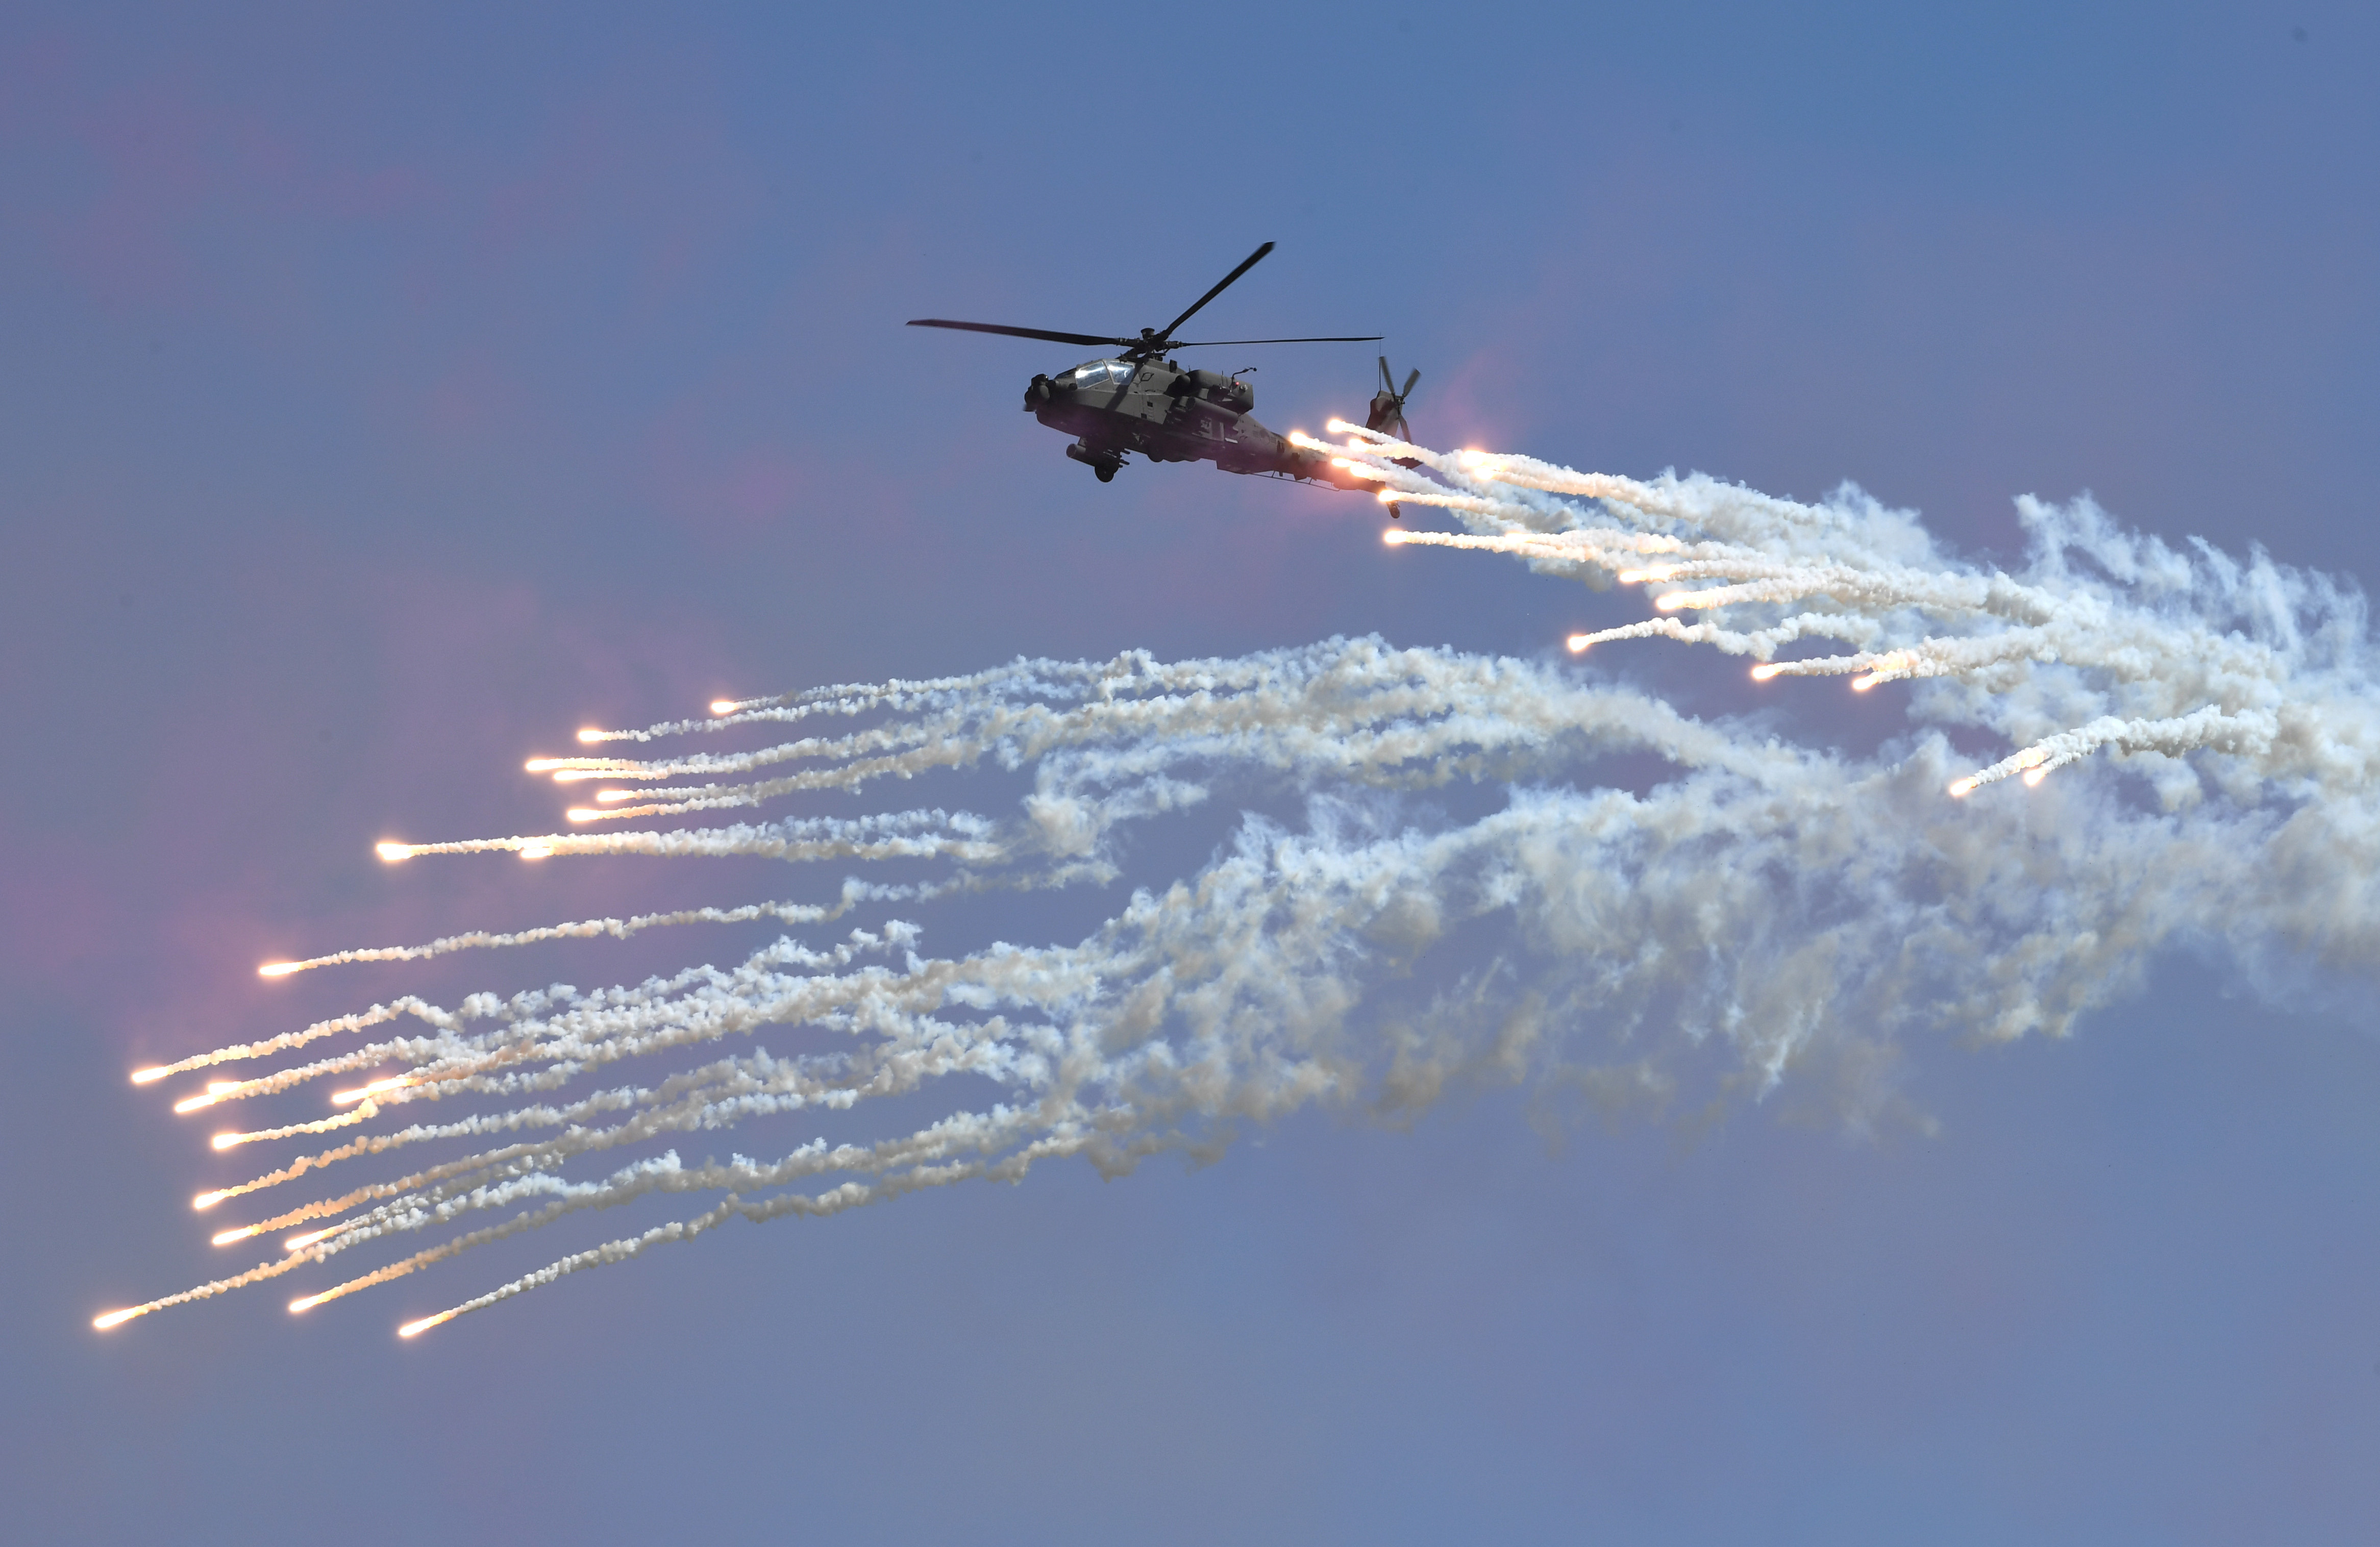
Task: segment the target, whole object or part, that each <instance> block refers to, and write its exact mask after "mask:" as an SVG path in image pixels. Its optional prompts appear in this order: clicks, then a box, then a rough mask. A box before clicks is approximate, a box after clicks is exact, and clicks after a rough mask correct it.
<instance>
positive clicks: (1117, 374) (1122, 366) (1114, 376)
mask: <svg viewBox="0 0 2380 1547" xmlns="http://www.w3.org/2000/svg"><path fill="white" fill-rule="evenodd" d="M1071 374H1072V375H1073V378H1074V380H1073V381H1069V382H1068V383H1067V385H1069V386H1072V387H1108V386H1117V387H1120V386H1122V385H1123V384H1124V382H1126V381H1130V380H1131V379H1132V367H1131V365H1130V364H1129V363H1127V362H1125V361H1123V360H1093V361H1092V362H1091V363H1090V364H1088V365H1085V366H1076V367H1075V369H1074V370H1073V372H1072V373H1071Z"/></svg>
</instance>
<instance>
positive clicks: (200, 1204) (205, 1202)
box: [190, 1192, 231, 1209]
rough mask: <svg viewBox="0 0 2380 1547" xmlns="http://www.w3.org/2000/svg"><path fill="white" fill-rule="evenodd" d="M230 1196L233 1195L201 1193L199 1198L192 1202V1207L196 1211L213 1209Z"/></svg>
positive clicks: (226, 1193)
mask: <svg viewBox="0 0 2380 1547" xmlns="http://www.w3.org/2000/svg"><path fill="white" fill-rule="evenodd" d="M230 1196H231V1194H230V1193H228V1192H201V1193H200V1194H199V1195H198V1196H197V1197H195V1198H193V1199H191V1200H190V1207H192V1208H194V1209H211V1208H213V1207H214V1206H215V1205H216V1204H217V1203H222V1202H223V1201H224V1200H225V1199H226V1198H228V1197H230Z"/></svg>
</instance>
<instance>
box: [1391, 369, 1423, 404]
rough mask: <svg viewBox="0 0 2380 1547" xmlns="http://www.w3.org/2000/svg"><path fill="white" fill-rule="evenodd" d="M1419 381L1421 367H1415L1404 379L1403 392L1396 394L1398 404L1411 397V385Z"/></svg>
mask: <svg viewBox="0 0 2380 1547" xmlns="http://www.w3.org/2000/svg"><path fill="white" fill-rule="evenodd" d="M1420 380H1421V367H1419V366H1415V367H1414V373H1413V374H1412V375H1411V376H1408V377H1406V378H1405V390H1404V391H1403V392H1401V393H1398V394H1397V401H1398V402H1399V403H1403V401H1404V400H1405V399H1407V398H1409V397H1411V396H1413V384H1414V383H1415V382H1416V381H1420Z"/></svg>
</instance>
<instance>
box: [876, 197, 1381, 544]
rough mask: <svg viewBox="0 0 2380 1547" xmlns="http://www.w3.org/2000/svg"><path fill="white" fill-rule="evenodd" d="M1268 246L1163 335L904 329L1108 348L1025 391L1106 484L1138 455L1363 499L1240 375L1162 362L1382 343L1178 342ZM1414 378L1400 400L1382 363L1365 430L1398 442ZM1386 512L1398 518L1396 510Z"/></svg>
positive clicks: (1030, 405)
mask: <svg viewBox="0 0 2380 1547" xmlns="http://www.w3.org/2000/svg"><path fill="white" fill-rule="evenodd" d="M1272 248H1273V244H1271V243H1270V242H1267V243H1266V244H1265V245H1264V246H1262V247H1260V248H1257V250H1256V251H1254V252H1252V253H1250V254H1248V256H1247V257H1246V258H1245V260H1242V262H1241V264H1240V266H1239V267H1238V268H1236V269H1233V271H1232V272H1230V273H1228V274H1225V275H1224V276H1223V277H1222V278H1221V279H1220V280H1218V281H1217V282H1216V283H1215V287H1214V288H1213V289H1211V290H1209V291H1208V292H1207V293H1206V294H1205V295H1203V296H1199V297H1198V298H1197V300H1196V301H1194V302H1192V303H1191V306H1190V309H1189V310H1187V311H1185V312H1184V313H1183V314H1182V315H1181V316H1179V317H1177V318H1175V319H1174V320H1172V321H1171V322H1168V323H1167V324H1166V325H1165V326H1164V327H1162V328H1143V329H1142V330H1141V331H1140V336H1139V337H1137V338H1124V337H1114V338H1110V337H1102V336H1100V335H1099V334H1097V333H1062V332H1052V331H1050V330H1049V329H1046V328H1012V327H1008V326H1006V325H1004V324H1002V323H998V322H953V321H951V320H948V319H946V318H941V317H919V318H914V319H912V320H910V322H909V326H910V327H913V328H955V329H958V330H959V331H961V332H970V333H1001V334H1003V335H1005V336H1007V337H1010V338H1038V339H1046V340H1048V341H1049V342H1050V343H1051V344H1082V345H1084V346H1086V347H1088V348H1112V349H1115V350H1117V351H1118V353H1117V354H1115V355H1113V356H1111V357H1105V358H1101V359H1096V360H1087V361H1085V362H1084V363H1083V364H1081V365H1078V366H1076V367H1075V368H1074V369H1072V370H1064V371H1060V372H1059V373H1058V374H1057V375H1055V376H1036V377H1034V378H1033V380H1032V381H1030V382H1028V383H1026V388H1025V407H1026V412H1028V413H1030V414H1031V415H1032V416H1033V417H1035V418H1037V419H1038V420H1040V421H1041V422H1042V423H1043V424H1046V425H1048V426H1049V427H1050V429H1056V430H1061V431H1063V432H1065V433H1067V434H1070V435H1072V436H1074V437H1075V441H1074V443H1073V444H1071V445H1069V446H1068V447H1067V448H1066V454H1067V455H1068V456H1070V457H1073V458H1074V459H1075V461H1076V462H1080V463H1084V464H1086V465H1088V466H1089V468H1090V469H1091V471H1092V472H1094V473H1096V474H1097V475H1099V481H1100V482H1101V483H1108V482H1111V481H1112V480H1113V479H1114V477H1115V476H1116V470H1117V469H1118V468H1120V467H1122V466H1123V465H1124V456H1125V454H1126V453H1131V452H1137V453H1140V454H1141V455H1142V456H1145V457H1147V459H1148V460H1149V461H1151V462H1211V463H1213V464H1214V465H1216V466H1218V467H1220V468H1221V469H1223V471H1225V472H1227V473H1252V474H1257V475H1260V476H1264V477H1281V478H1300V479H1304V480H1305V481H1306V482H1309V483H1322V484H1329V485H1330V486H1332V487H1333V488H1337V489H1365V490H1367V491H1368V490H1370V489H1374V488H1376V487H1377V486H1376V485H1374V484H1371V483H1367V482H1365V481H1364V480H1362V479H1359V478H1356V477H1354V475H1352V474H1351V473H1350V472H1349V471H1348V470H1347V469H1345V468H1343V467H1335V466H1333V465H1331V459H1330V453H1329V452H1327V451H1316V450H1311V449H1308V448H1306V447H1304V446H1296V445H1292V444H1291V443H1290V442H1289V441H1287V440H1285V439H1283V438H1282V437H1281V436H1279V435H1276V434H1274V433H1273V432H1272V431H1271V430H1269V429H1266V428H1265V427H1264V426H1263V425H1261V424H1259V423H1257V418H1256V416H1255V415H1254V414H1253V413H1252V412H1250V410H1252V409H1254V408H1255V407H1256V401H1257V397H1256V389H1255V388H1254V387H1251V386H1250V385H1248V383H1247V382H1245V381H1242V380H1240V377H1239V375H1238V374H1233V375H1229V376H1227V375H1224V374H1223V373H1222V372H1220V371H1214V370H1185V369H1183V368H1182V367H1181V365H1180V364H1178V363H1177V362H1175V361H1173V360H1172V359H1169V358H1167V356H1169V355H1170V354H1172V352H1173V351H1174V350H1176V349H1211V348H1216V347H1218V346H1220V345H1223V344H1377V343H1378V342H1379V335H1378V334H1377V333H1373V334H1366V335H1363V336H1360V337H1352V338H1349V337H1336V338H1220V339H1196V340H1192V339H1177V338H1175V337H1174V336H1173V332H1174V330H1175V329H1177V328H1179V327H1181V326H1182V324H1183V323H1184V322H1187V321H1189V320H1190V319H1192V318H1193V317H1196V315H1198V312H1199V309H1200V308H1203V307H1205V306H1206V304H1207V303H1208V301H1211V300H1213V299H1214V298H1215V297H1216V296H1220V295H1221V294H1222V293H1223V291H1224V290H1225V289H1226V288H1228V287H1229V286H1230V285H1231V284H1232V283H1233V281H1234V280H1236V279H1238V278H1239V277H1240V276H1241V275H1242V274H1245V273H1246V272H1248V271H1249V270H1250V269H1253V268H1255V267H1256V266H1257V263H1258V262H1260V261H1262V260H1263V259H1264V256H1265V254H1267V253H1269V252H1270V251H1272ZM1420 375H1421V372H1420V371H1418V370H1416V371H1415V372H1414V373H1413V376H1412V377H1409V378H1407V379H1406V381H1405V391H1404V393H1399V392H1397V391H1396V390H1395V388H1394V384H1393V383H1392V382H1391V381H1390V377H1389V362H1388V359H1387V357H1385V356H1383V357H1381V360H1380V379H1381V381H1382V383H1383V385H1384V386H1385V387H1386V388H1387V390H1386V391H1384V392H1382V393H1379V394H1378V395H1377V396H1375V397H1374V398H1373V399H1372V408H1371V413H1370V415H1369V417H1367V418H1366V424H1367V425H1368V426H1369V427H1370V428H1372V429H1381V428H1383V427H1384V426H1385V425H1387V424H1389V423H1390V422H1393V423H1394V424H1395V425H1396V426H1397V429H1395V430H1394V431H1391V433H1394V434H1396V435H1398V437H1399V438H1400V439H1406V438H1408V437H1406V435H1405V433H1404V400H1405V394H1406V393H1411V392H1412V391H1413V384H1414V381H1415V380H1416V379H1418V378H1419V377H1420ZM1390 510H1391V511H1392V512H1393V513H1394V514H1403V512H1402V511H1396V509H1395V507H1394V506H1391V507H1390Z"/></svg>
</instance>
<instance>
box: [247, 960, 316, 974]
mask: <svg viewBox="0 0 2380 1547" xmlns="http://www.w3.org/2000/svg"><path fill="white" fill-rule="evenodd" d="M303 965H305V963H303V962H301V961H267V962H266V963H265V964H264V965H263V966H261V967H259V968H258V969H257V970H256V975H257V976H258V977H261V978H285V977H287V976H288V975H289V974H290V973H294V972H296V971H297V969H298V968H299V967H301V966H303Z"/></svg>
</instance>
